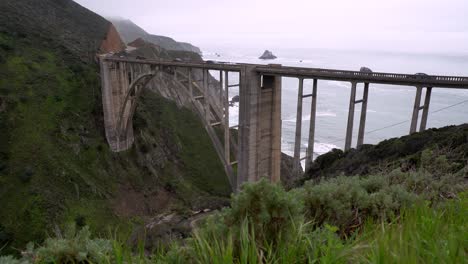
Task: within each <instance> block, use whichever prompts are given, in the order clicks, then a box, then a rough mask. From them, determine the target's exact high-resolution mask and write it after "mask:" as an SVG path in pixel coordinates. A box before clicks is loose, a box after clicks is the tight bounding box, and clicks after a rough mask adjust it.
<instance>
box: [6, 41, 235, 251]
mask: <svg viewBox="0 0 468 264" xmlns="http://www.w3.org/2000/svg"><path fill="white" fill-rule="evenodd" d="M50 41H52V40H50ZM33 42H34V43H35V44H34V45H33V44H32V43H33ZM49 44H50V43H49V42H47V41H44V40H43V39H41V38H39V39H35V38H34V37H28V38H25V37H24V36H23V37H21V36H18V35H17V34H10V33H5V32H3V33H1V32H0V204H1V209H0V248H3V250H2V252H1V253H3V254H6V253H17V250H15V249H14V248H23V247H24V246H25V245H26V243H27V242H28V241H34V242H41V241H43V239H44V238H45V236H46V234H47V233H50V232H51V231H52V230H54V229H55V228H56V226H58V227H62V228H63V227H64V225H65V223H67V222H76V223H77V224H78V225H80V226H84V225H88V226H89V228H90V230H91V231H92V232H93V233H95V234H97V235H99V236H105V235H107V234H108V231H109V229H112V230H114V229H116V230H119V235H123V234H126V233H128V232H129V231H130V230H131V229H133V228H134V226H136V225H141V223H142V222H143V221H142V218H144V217H146V216H148V215H151V216H154V212H155V211H157V212H158V213H164V212H165V211H171V210H178V211H189V212H190V210H192V208H195V210H196V209H197V208H202V209H204V208H207V207H205V206H208V208H209V206H218V207H219V205H218V204H224V203H226V200H227V198H228V197H229V193H230V189H229V183H228V180H227V178H226V177H225V176H224V171H223V168H222V166H221V164H220V162H219V161H218V159H217V157H216V153H215V151H214V149H213V147H212V144H211V142H210V140H209V138H208V136H207V135H206V132H205V131H204V128H203V126H202V124H201V123H200V122H198V121H197V120H198V119H197V118H196V116H195V115H194V114H192V113H191V112H190V111H188V110H187V109H178V108H177V107H176V106H175V104H174V103H172V102H170V101H168V100H165V99H162V98H161V97H159V96H156V95H154V94H151V93H147V94H145V96H147V97H148V98H147V99H145V100H143V101H142V103H141V105H140V106H139V108H138V109H137V114H136V117H135V118H136V119H137V120H136V122H135V132H136V134H137V136H136V141H137V144H136V145H137V147H135V148H133V149H131V150H129V151H128V152H126V153H119V154H115V153H111V152H110V150H109V148H108V145H107V143H106V141H105V138H104V129H103V120H102V105H101V98H100V83H99V76H98V69H97V66H96V65H95V64H94V63H92V64H87V63H85V62H83V61H81V60H79V59H77V58H72V55H70V54H68V53H67V52H68V51H67V49H66V48H65V47H61V48H54V49H52V48H50V46H53V47H56V46H54V45H53V44H50V45H49ZM64 53H65V54H68V55H67V56H65V55H63V54H64ZM65 57H66V58H68V59H67V60H64V59H62V58H65ZM138 120H139V121H138ZM170 120H172V121H170ZM169 121H170V122H169ZM194 153H199V154H197V155H195V154H194ZM202 164H203V165H202ZM128 192H131V193H132V194H133V196H127V195H128ZM134 197H136V198H134ZM140 197H141V198H140ZM132 199H133V200H132ZM145 199H152V201H156V202H154V203H152V204H150V205H149V206H146V207H147V208H148V209H145ZM212 201H214V202H212ZM158 203H164V204H163V206H162V205H159V204H158ZM120 204H128V205H129V206H128V207H124V208H119V205H120ZM213 204H214V205H213ZM151 206H152V207H151ZM134 207H138V208H143V209H139V210H133V211H131V210H130V211H129V209H128V208H130V209H132V208H134ZM4 245H6V246H5V248H4Z"/></svg>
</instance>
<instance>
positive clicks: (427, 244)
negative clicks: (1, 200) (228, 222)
mask: <svg viewBox="0 0 468 264" xmlns="http://www.w3.org/2000/svg"><path fill="white" fill-rule="evenodd" d="M466 212H468V195H467V193H464V194H461V195H460V198H459V199H455V200H451V201H446V202H444V203H442V204H439V205H438V206H436V207H434V206H430V205H429V203H419V204H416V205H415V206H413V207H411V208H408V209H405V210H403V211H402V213H401V215H400V216H399V217H398V218H395V219H394V220H393V221H391V222H375V221H372V220H369V221H367V222H366V225H365V227H364V228H363V229H362V231H361V232H359V233H356V235H355V236H352V237H348V238H345V239H343V238H340V237H339V236H338V235H337V231H338V229H337V228H336V227H333V226H330V225H327V224H326V225H324V226H322V227H320V228H315V227H314V226H313V225H312V223H310V222H309V223H307V222H305V221H304V220H302V221H299V222H298V224H295V225H293V226H291V227H290V228H288V230H287V232H288V233H289V234H288V239H287V240H283V239H279V240H278V241H279V243H277V244H268V243H267V244H262V243H258V240H257V238H258V236H259V235H261V234H260V233H261V232H259V231H258V230H255V229H254V228H253V226H254V225H252V222H251V220H249V219H248V218H245V219H244V220H243V221H242V223H241V224H240V225H239V226H236V227H232V228H230V229H229V230H228V231H227V232H225V231H223V230H220V229H217V228H216V227H217V226H218V227H219V225H218V224H214V222H210V221H212V220H214V219H211V220H209V221H208V223H209V225H207V226H206V227H204V228H202V229H198V230H197V231H195V232H194V234H193V237H192V238H190V239H189V240H187V241H186V242H185V243H184V245H181V244H173V245H172V246H171V247H170V248H169V250H160V251H157V252H154V253H152V254H148V252H146V251H145V249H144V245H143V244H140V245H139V246H138V247H137V248H136V251H135V250H132V249H131V248H130V247H129V246H128V245H126V244H125V243H123V242H120V241H119V240H118V239H114V240H105V239H104V240H103V239H95V238H91V236H90V233H89V230H88V229H87V228H84V229H83V230H81V231H75V229H73V228H72V229H71V231H70V230H68V231H65V232H64V233H63V234H62V235H60V236H59V237H56V238H49V239H48V240H47V241H46V242H45V244H44V245H43V246H40V247H37V248H34V247H32V245H31V246H29V247H28V249H27V250H26V251H25V253H24V257H23V259H22V261H25V262H21V263H63V260H65V259H68V260H70V261H83V260H84V261H90V262H93V263H220V264H221V263H242V264H243V263H246V264H247V263H250V264H254V263H467V261H466V259H467V255H468V252H467V251H468V240H467V236H466V234H467V231H468V230H467V229H468V227H467V225H466V221H467V215H466ZM213 224H214V225H213ZM220 232H223V233H220ZM277 235H278V237H281V236H282V233H278V234H277ZM15 261H19V260H16V259H14V258H12V257H3V258H0V263H2V264H7V263H8V264H9V263H20V262H15Z"/></svg>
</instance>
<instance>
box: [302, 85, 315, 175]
mask: <svg viewBox="0 0 468 264" xmlns="http://www.w3.org/2000/svg"><path fill="white" fill-rule="evenodd" d="M310 108H311V109H310V126H309V142H308V146H307V157H306V167H305V171H307V170H309V166H310V164H312V162H313V159H314V144H315V119H316V115H317V79H314V85H313V87H312V104H311V107H310Z"/></svg>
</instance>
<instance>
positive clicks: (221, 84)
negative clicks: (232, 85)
mask: <svg viewBox="0 0 468 264" xmlns="http://www.w3.org/2000/svg"><path fill="white" fill-rule="evenodd" d="M223 85H224V81H223V71H219V103H220V105H221V107H222V105H223V104H222V102H223V96H224V93H223ZM226 89H227V87H226Z"/></svg>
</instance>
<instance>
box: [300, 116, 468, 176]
mask: <svg viewBox="0 0 468 264" xmlns="http://www.w3.org/2000/svg"><path fill="white" fill-rule="evenodd" d="M423 153H426V154H429V153H431V155H434V156H438V157H441V158H443V159H447V160H448V162H449V163H450V164H451V167H450V168H449V170H450V172H455V171H457V170H460V169H461V168H463V167H464V166H466V165H467V158H468V157H467V155H468V124H464V125H459V126H448V127H444V128H439V129H429V130H426V131H423V132H421V133H416V134H413V135H408V136H403V137H401V138H392V139H388V140H385V141H382V142H380V143H379V144H377V145H363V146H361V147H360V148H358V149H351V150H349V151H347V152H343V151H342V150H339V149H334V150H332V151H330V152H329V153H326V154H324V155H322V156H319V157H318V158H317V159H316V160H315V161H314V162H313V163H312V165H311V166H310V169H309V171H307V172H306V174H305V177H304V179H302V182H303V181H304V180H310V179H312V180H319V179H323V178H331V177H336V176H338V175H346V176H353V175H368V174H372V173H382V172H388V171H392V170H394V169H401V170H402V171H411V170H414V169H415V168H418V167H419V166H420V165H421V163H422V162H423V161H422V157H423V156H424V155H422V154H423Z"/></svg>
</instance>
